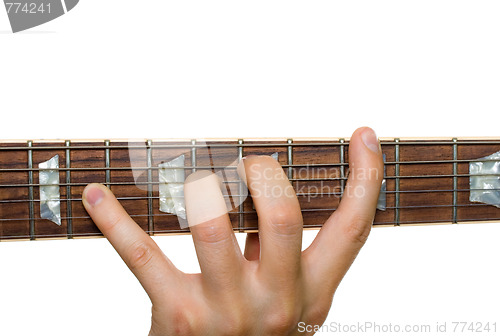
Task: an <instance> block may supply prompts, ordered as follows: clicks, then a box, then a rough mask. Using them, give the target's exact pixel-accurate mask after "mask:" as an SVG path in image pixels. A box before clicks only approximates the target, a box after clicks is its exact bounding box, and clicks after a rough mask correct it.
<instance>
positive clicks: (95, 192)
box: [82, 183, 107, 208]
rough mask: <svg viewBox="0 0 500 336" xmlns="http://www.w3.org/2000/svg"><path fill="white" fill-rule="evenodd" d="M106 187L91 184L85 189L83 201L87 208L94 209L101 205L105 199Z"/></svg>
mask: <svg viewBox="0 0 500 336" xmlns="http://www.w3.org/2000/svg"><path fill="white" fill-rule="evenodd" d="M106 189H107V188H106V187H105V186H104V185H102V184H99V183H91V184H89V185H87V186H86V187H85V189H84V190H83V193H82V201H83V204H84V205H85V207H88V208H93V207H95V206H97V205H99V204H100V203H101V202H102V200H103V199H104V197H105V192H106Z"/></svg>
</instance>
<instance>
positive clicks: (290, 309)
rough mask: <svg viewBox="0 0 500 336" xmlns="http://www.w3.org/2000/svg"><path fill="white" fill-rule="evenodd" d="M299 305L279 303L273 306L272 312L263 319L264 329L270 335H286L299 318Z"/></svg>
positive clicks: (293, 327)
mask: <svg viewBox="0 0 500 336" xmlns="http://www.w3.org/2000/svg"><path fill="white" fill-rule="evenodd" d="M298 306H299V305H294V304H287V303H286V302H285V303H281V304H279V305H277V306H276V305H275V306H273V309H272V312H270V313H269V314H267V316H266V317H265V320H264V325H265V329H266V331H267V332H268V334H270V335H288V334H289V333H290V332H291V331H292V330H294V329H295V327H296V326H297V323H299V320H300V312H298V311H297V309H296V307H298Z"/></svg>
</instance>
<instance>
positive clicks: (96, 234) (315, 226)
mask: <svg viewBox="0 0 500 336" xmlns="http://www.w3.org/2000/svg"><path fill="white" fill-rule="evenodd" d="M497 220H498V218H475V219H470V220H469V219H467V220H463V221H459V223H461V224H462V223H464V224H465V223H468V222H472V223H474V222H492V221H497ZM429 223H430V224H433V223H445V224H446V223H450V220H447V219H439V220H433V221H432V222H429V221H399V222H395V221H389V222H378V223H373V226H374V227H377V226H387V225H396V224H398V225H419V224H420V225H425V224H429ZM322 226H323V224H308V225H304V229H320V228H321V227H322ZM143 229H144V228H143ZM253 230H258V228H257V227H244V228H239V227H233V231H235V232H238V231H253ZM144 231H145V232H147V233H148V234H152V235H161V234H183V233H185V234H189V233H190V231H189V229H165V230H153V231H148V230H144ZM72 237H73V238H75V237H82V238H83V237H89V238H90V237H96V238H100V237H104V236H103V234H102V233H100V232H88V233H87V232H85V233H75V232H73V233H72ZM30 238H31V236H30V235H27V234H26V235H16V236H12V235H11V236H0V241H2V240H3V241H7V240H19V239H30ZM35 238H36V239H44V238H68V235H67V233H54V234H36V235H35Z"/></svg>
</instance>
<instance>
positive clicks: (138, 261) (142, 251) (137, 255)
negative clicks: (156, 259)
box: [128, 241, 153, 271]
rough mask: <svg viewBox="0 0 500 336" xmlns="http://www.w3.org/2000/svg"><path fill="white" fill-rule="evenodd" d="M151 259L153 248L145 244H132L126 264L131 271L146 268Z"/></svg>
mask: <svg viewBox="0 0 500 336" xmlns="http://www.w3.org/2000/svg"><path fill="white" fill-rule="evenodd" d="M152 259H153V248H152V246H150V244H147V243H145V242H141V241H139V242H135V243H133V244H132V245H131V246H130V248H129V251H128V264H129V267H130V269H131V270H132V271H136V270H140V269H143V268H145V267H147V266H148V265H149V264H150V263H151V261H152Z"/></svg>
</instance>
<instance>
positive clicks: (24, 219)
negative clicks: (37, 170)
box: [0, 203, 500, 222]
mask: <svg viewBox="0 0 500 336" xmlns="http://www.w3.org/2000/svg"><path fill="white" fill-rule="evenodd" d="M485 206H491V205H489V204H484V203H472V204H456V205H450V204H433V205H408V206H398V207H395V206H388V207H386V209H387V210H396V209H435V208H454V207H458V208H461V207H485ZM336 210H337V208H310V209H301V212H319V211H332V212H333V211H336ZM228 213H229V214H230V215H231V214H232V215H239V214H257V212H256V210H252V211H237V210H236V211H230V212H228ZM129 216H130V217H132V218H136V217H172V216H177V215H176V214H171V213H153V214H151V215H150V214H130V215H129ZM67 219H72V220H74V219H91V218H90V216H72V217H61V220H67ZM479 219H480V218H478V219H477V220H479ZM497 219H500V218H497ZM31 220H45V219H44V218H40V217H32V218H30V217H27V218H3V219H0V222H19V221H31ZM467 220H469V219H467Z"/></svg>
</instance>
